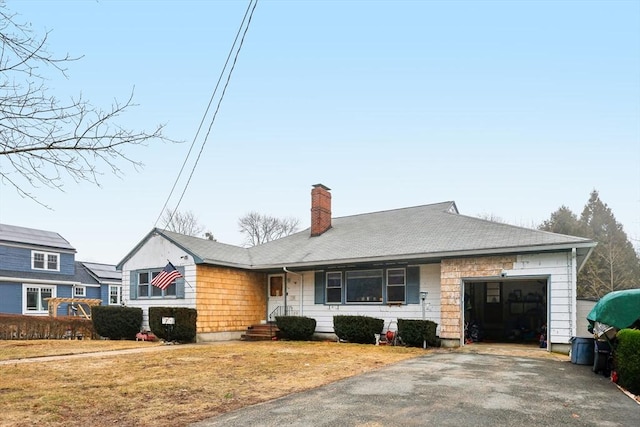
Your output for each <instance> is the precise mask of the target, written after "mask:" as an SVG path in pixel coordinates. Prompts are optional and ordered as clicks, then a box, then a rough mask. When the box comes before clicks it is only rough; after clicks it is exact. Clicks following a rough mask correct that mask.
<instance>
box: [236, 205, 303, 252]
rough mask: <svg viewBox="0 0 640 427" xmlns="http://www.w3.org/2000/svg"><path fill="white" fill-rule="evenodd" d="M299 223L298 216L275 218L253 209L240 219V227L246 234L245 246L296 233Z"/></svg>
mask: <svg viewBox="0 0 640 427" xmlns="http://www.w3.org/2000/svg"><path fill="white" fill-rule="evenodd" d="M299 223H300V221H299V220H298V219H296V218H275V217H272V216H269V215H262V214H259V213H258V212H255V211H253V212H249V213H247V214H246V215H245V216H243V217H242V218H240V219H239V220H238V227H239V228H240V232H241V233H243V234H244V235H245V246H256V245H261V244H263V243H267V242H270V241H272V240H276V239H279V238H281V237H285V236H288V235H290V234H293V233H295V232H296V231H297V230H298V224H299Z"/></svg>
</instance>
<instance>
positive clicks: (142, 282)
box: [138, 270, 176, 298]
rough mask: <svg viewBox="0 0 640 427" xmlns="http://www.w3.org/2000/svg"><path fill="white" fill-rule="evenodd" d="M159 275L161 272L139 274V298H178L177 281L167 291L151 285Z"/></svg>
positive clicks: (142, 272)
mask: <svg viewBox="0 0 640 427" xmlns="http://www.w3.org/2000/svg"><path fill="white" fill-rule="evenodd" d="M158 274H160V270H156V271H141V272H139V273H138V298H150V297H167V296H173V297H175V296H176V281H175V280H174V281H173V283H171V284H170V285H169V286H168V287H167V288H166V289H165V290H162V289H160V288H158V287H157V286H153V285H152V284H151V281H152V280H153V279H154V278H155V277H156V276H157V275H158Z"/></svg>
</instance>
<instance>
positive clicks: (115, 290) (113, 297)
mask: <svg viewBox="0 0 640 427" xmlns="http://www.w3.org/2000/svg"><path fill="white" fill-rule="evenodd" d="M120 304H122V286H118V285H109V305H120Z"/></svg>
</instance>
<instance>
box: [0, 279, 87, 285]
mask: <svg viewBox="0 0 640 427" xmlns="http://www.w3.org/2000/svg"><path fill="white" fill-rule="evenodd" d="M0 282H22V283H33V284H34V285H72V286H87V285H82V282H70V281H66V280H47V279H27V278H24V277H0Z"/></svg>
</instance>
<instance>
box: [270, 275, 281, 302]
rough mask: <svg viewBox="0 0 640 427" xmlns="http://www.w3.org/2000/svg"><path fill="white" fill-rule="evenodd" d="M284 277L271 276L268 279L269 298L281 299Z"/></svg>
mask: <svg viewBox="0 0 640 427" xmlns="http://www.w3.org/2000/svg"><path fill="white" fill-rule="evenodd" d="M283 292H284V277H283V276H271V277H269V296H270V297H281V296H283V295H284V293H283Z"/></svg>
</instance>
